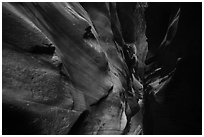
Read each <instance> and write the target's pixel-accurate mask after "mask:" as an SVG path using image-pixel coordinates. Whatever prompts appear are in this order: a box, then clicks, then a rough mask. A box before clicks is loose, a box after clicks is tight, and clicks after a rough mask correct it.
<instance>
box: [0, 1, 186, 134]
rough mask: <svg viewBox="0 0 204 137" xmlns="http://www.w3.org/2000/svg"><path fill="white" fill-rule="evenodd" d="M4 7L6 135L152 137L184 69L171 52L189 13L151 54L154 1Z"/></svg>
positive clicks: (176, 20) (176, 15)
mask: <svg viewBox="0 0 204 137" xmlns="http://www.w3.org/2000/svg"><path fill="white" fill-rule="evenodd" d="M2 6H3V7H2V20H3V23H2V27H3V29H2V31H3V32H2V36H3V37H2V41H3V42H2V58H3V59H2V72H3V73H2V88H3V89H2V103H3V105H2V106H3V110H2V111H3V127H2V128H3V134H46V135H47V134H48V135H50V134H54V135H56V134H57V135H58V134H63V135H76V134H79V135H84V134H86V135H107V134H108V135H110V134H116V135H122V134H125V135H139V134H145V133H147V134H151V132H149V131H150V130H149V128H151V127H150V126H149V127H148V124H149V123H151V120H153V118H154V117H155V116H154V115H156V113H157V112H156V111H158V110H157V108H159V107H160V105H161V106H162V104H163V102H165V98H164V96H165V93H166V91H168V90H169V84H172V79H173V80H174V79H175V77H176V76H175V75H176V74H177V73H176V72H177V70H176V67H177V66H179V65H180V64H179V61H180V56H177V55H176V53H175V52H172V51H171V49H170V48H169V47H171V45H172V41H173V40H174V38H175V35H176V32H177V28H178V23H179V18H180V12H181V11H182V9H180V8H178V9H175V10H173V12H172V14H171V18H170V23H169V24H168V25H167V31H165V34H164V35H163V36H164V37H163V39H162V40H161V42H160V44H158V48H156V49H151V50H150V51H149V50H148V48H149V47H151V45H150V46H149V47H148V43H147V37H146V35H145V32H146V21H145V9H146V8H147V7H148V5H147V3H140V2H138V3H105V2H104V3H86V2H84V3H83V2H82V3H51V2H49V3H3V4H2ZM150 38H151V36H150ZM150 43H151V44H152V42H151V41H150ZM169 58H170V60H169V61H167V60H168V59H169ZM153 110H156V111H155V112H153ZM143 117H144V118H145V120H144V118H143ZM148 120H149V121H148ZM143 124H145V125H143ZM151 126H152V125H151ZM144 128H146V130H144ZM144 131H145V132H144ZM152 134H153V133H152Z"/></svg>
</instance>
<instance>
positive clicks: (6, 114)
mask: <svg viewBox="0 0 204 137" xmlns="http://www.w3.org/2000/svg"><path fill="white" fill-rule="evenodd" d="M2 117H3V118H2V125H3V128H2V134H3V135H38V134H41V129H40V128H41V127H40V126H39V125H40V123H39V122H38V120H37V119H36V116H35V114H33V113H32V112H28V111H26V110H25V109H22V108H18V107H16V106H14V105H10V104H5V103H3V105H2ZM34 121H35V122H34Z"/></svg>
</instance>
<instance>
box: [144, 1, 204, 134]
mask: <svg viewBox="0 0 204 137" xmlns="http://www.w3.org/2000/svg"><path fill="white" fill-rule="evenodd" d="M179 7H180V9H181V15H180V19H179V24H178V30H177V33H176V36H175V38H174V40H173V41H172V43H171V45H170V48H169V53H170V54H171V53H173V54H174V55H176V56H178V57H181V58H182V60H181V62H180V63H179V64H178V65H177V67H176V68H177V70H176V72H175V74H174V76H173V78H172V81H171V82H170V83H169V85H168V87H167V88H166V90H165V94H164V102H162V103H157V102H156V101H155V100H154V98H153V96H151V95H150V96H148V97H147V100H146V106H145V107H146V108H145V110H146V112H145V115H144V134H150V135H151V134H164V135H177V134H179V135H187V134H188V135H193V134H202V85H201V84H202V63H201V61H202V24H201V23H202V3H150V4H149V7H148V8H147V11H146V13H145V15H146V22H147V31H146V35H147V37H148V44H149V50H150V51H151V52H153V53H154V51H156V50H157V48H158V46H159V44H160V43H161V41H162V40H163V37H164V35H165V31H166V29H167V25H168V22H169V20H168V19H169V17H171V15H172V13H173V12H175V9H178V8H179ZM171 59H172V58H171V57H169V58H167V61H168V60H169V61H170V60H171Z"/></svg>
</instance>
